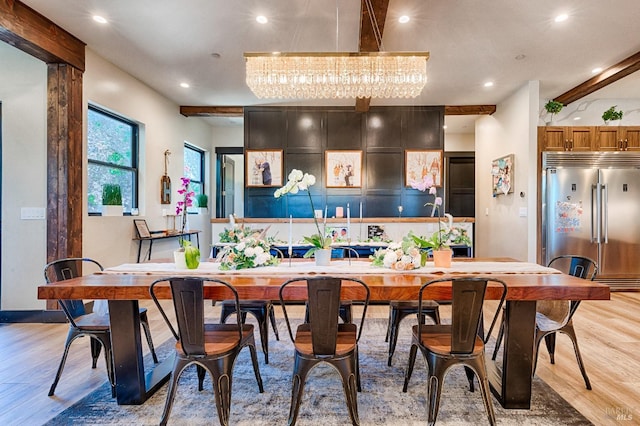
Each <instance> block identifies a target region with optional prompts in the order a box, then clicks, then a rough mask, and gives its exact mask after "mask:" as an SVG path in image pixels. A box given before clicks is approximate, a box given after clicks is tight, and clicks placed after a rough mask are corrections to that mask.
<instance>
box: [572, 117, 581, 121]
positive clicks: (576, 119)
mask: <svg viewBox="0 0 640 426" xmlns="http://www.w3.org/2000/svg"><path fill="white" fill-rule="evenodd" d="M573 119H574V120H575V121H578V120H581V119H582V117H573Z"/></svg>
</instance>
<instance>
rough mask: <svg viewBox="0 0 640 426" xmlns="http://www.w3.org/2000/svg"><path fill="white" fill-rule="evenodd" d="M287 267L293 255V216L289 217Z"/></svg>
mask: <svg viewBox="0 0 640 426" xmlns="http://www.w3.org/2000/svg"><path fill="white" fill-rule="evenodd" d="M287 251H288V252H289V266H291V256H292V255H293V215H289V249H288V250H287Z"/></svg>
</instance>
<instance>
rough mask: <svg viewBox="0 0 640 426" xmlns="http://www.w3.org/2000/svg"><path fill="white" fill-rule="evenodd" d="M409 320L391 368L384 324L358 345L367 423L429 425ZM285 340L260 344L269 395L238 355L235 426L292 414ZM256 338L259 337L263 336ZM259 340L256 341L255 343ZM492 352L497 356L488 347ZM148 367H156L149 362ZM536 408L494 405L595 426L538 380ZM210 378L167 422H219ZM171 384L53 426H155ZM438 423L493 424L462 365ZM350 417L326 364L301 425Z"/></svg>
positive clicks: (76, 412)
mask: <svg viewBox="0 0 640 426" xmlns="http://www.w3.org/2000/svg"><path fill="white" fill-rule="evenodd" d="M409 329H410V326H409V322H408V321H407V322H405V323H403V325H402V327H401V333H400V338H399V341H398V347H397V350H396V353H395V355H394V359H393V366H392V367H387V363H386V354H387V344H386V343H385V342H384V336H385V331H386V320H382V319H368V320H367V321H366V322H365V328H364V331H363V336H362V340H361V342H360V368H361V370H360V371H361V376H362V390H363V391H362V392H361V393H359V394H358V412H359V415H360V422H361V424H362V425H381V424H385V425H418V424H425V423H426V388H425V380H426V368H425V364H424V361H423V358H422V356H421V355H420V353H418V360H417V361H416V367H415V369H414V373H413V377H412V379H411V383H410V385H409V390H408V392H407V393H403V392H402V384H403V381H404V369H405V368H406V363H407V358H408V352H409V343H410V334H409V333H410V330H409ZM279 331H280V336H281V340H280V341H276V340H275V339H274V338H272V339H271V341H270V342H269V346H270V348H269V352H270V353H269V361H270V364H269V365H265V364H264V362H263V361H264V358H263V357H262V353H261V350H260V349H259V348H260V344H259V342H257V346H258V358H259V362H260V372H261V374H262V380H263V382H264V386H265V392H264V393H263V394H260V393H258V387H257V384H256V381H255V377H254V375H253V371H252V368H251V362H250V357H249V351H248V349H245V350H243V352H242V353H241V354H240V356H239V358H238V360H237V362H236V365H235V369H234V377H233V395H232V407H231V417H230V423H231V424H235V425H251V426H258V425H284V424H286V423H287V417H288V413H289V403H290V396H291V395H290V392H291V373H292V369H293V346H292V344H291V342H290V341H289V337H288V335H287V331H286V325H285V324H284V323H283V322H279ZM257 334H258V333H256V336H257ZM256 339H258V337H256ZM171 347H172V344H171V343H169V342H167V343H165V344H163V345H161V347H160V348H159V355H160V357H161V359H162V357H163V356H166V355H167V354H168V353H169V352H170V351H171V350H172V349H171ZM487 353H488V354H490V353H491V351H490V350H489V348H487ZM145 365H151V361H150V359H149V360H147V359H145ZM533 383H534V384H533V397H532V404H531V410H505V409H503V408H502V407H501V406H500V404H499V403H498V402H497V401H496V400H495V399H493V404H494V408H495V411H496V419H497V422H498V424H500V425H515V424H517V425H519V426H525V425H549V426H552V425H553V426H555V425H590V424H591V423H590V422H589V421H588V420H587V419H586V418H584V417H583V416H582V415H581V414H580V413H579V412H578V411H576V410H575V409H574V408H573V407H572V406H571V405H570V404H569V403H568V402H566V401H565V400H564V399H562V397H560V396H559V395H558V394H557V393H556V392H555V391H553V390H552V389H551V388H550V387H549V386H548V385H546V384H545V383H544V382H543V381H541V380H540V379H537V378H534V382H533ZM211 386H212V385H211V380H210V378H207V379H206V380H205V390H204V391H202V392H198V391H197V377H196V374H195V367H193V368H189V369H187V370H186V371H185V372H184V373H183V375H182V378H181V379H180V383H179V387H178V391H177V394H176V399H175V402H174V406H173V410H172V413H171V417H170V418H169V424H174V425H205V424H218V416H217V412H216V408H215V402H214V399H213V392H212V389H211ZM166 390H167V386H166V385H165V386H163V387H162V388H161V389H160V390H159V391H158V392H157V393H156V394H155V395H153V396H152V397H151V398H150V399H149V400H148V401H147V402H145V403H144V404H143V405H140V406H119V405H117V404H116V402H115V400H114V399H112V398H111V394H110V388H109V385H108V383H107V382H105V384H104V385H103V386H102V387H101V388H100V389H98V390H96V391H95V392H93V393H91V394H90V395H88V396H87V397H85V398H84V399H82V400H80V401H79V402H77V403H76V404H75V405H73V406H72V407H70V408H68V409H67V410H65V411H64V412H62V413H61V414H60V415H58V416H57V417H55V418H54V419H52V420H51V421H50V422H49V423H47V424H48V425H69V424H74V425H133V424H135V425H154V424H158V422H159V421H160V416H161V414H162V410H163V407H164V403H165V396H166ZM437 420H438V421H437V424H439V425H482V424H488V420H487V418H486V414H485V410H484V407H483V404H482V397H481V396H480V392H479V391H477V390H476V392H473V393H472V392H469V388H468V383H467V380H466V376H465V374H464V369H463V368H462V367H459V368H453V369H451V370H450V371H449V373H448V375H447V376H446V379H445V384H444V390H443V394H442V398H441V404H440V411H439V414H438V419H437ZM350 423H351V422H350V420H349V414H348V412H347V407H346V403H345V397H344V393H343V391H342V384H341V381H340V376H339V375H338V373H337V372H336V371H335V370H334V369H333V368H331V367H330V366H327V365H320V366H318V367H316V368H315V369H314V370H312V372H311V374H310V376H309V379H308V381H307V385H306V386H305V395H304V400H303V402H302V405H301V407H300V415H299V417H298V423H297V424H298V425H301V426H304V425H323V426H328V425H348V424H350Z"/></svg>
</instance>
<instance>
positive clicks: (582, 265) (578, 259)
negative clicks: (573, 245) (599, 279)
mask: <svg viewBox="0 0 640 426" xmlns="http://www.w3.org/2000/svg"><path fill="white" fill-rule="evenodd" d="M567 262H569V265H568V267H567ZM547 266H548V267H550V268H554V267H555V268H556V269H561V270H564V271H565V272H566V273H567V274H569V275H573V276H574V277H578V278H582V279H585V280H591V281H593V280H594V279H595V278H596V275H597V274H598V264H597V263H596V262H595V261H594V260H593V259H590V258H588V257H585V256H577V255H573V254H564V255H562V256H556V257H554V258H553V259H551V260H550V261H549V263H548V264H547Z"/></svg>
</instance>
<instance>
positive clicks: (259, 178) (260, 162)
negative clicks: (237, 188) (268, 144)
mask: <svg viewBox="0 0 640 426" xmlns="http://www.w3.org/2000/svg"><path fill="white" fill-rule="evenodd" d="M245 154H246V155H245V158H246V165H245V170H246V179H245V186H248V187H250V186H261V187H265V186H282V150H281V149H273V150H261V151H257V150H256V151H254V150H246V152H245Z"/></svg>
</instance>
